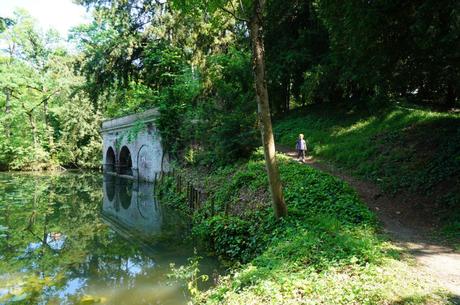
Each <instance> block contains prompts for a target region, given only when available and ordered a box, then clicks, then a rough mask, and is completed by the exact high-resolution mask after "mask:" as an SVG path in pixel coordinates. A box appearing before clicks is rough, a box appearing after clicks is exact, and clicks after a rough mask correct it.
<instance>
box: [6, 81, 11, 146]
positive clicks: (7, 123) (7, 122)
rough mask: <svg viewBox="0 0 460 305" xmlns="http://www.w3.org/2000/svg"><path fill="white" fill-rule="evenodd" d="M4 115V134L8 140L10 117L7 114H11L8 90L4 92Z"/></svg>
mask: <svg viewBox="0 0 460 305" xmlns="http://www.w3.org/2000/svg"><path fill="white" fill-rule="evenodd" d="M5 96H6V100H5V115H6V120H5V134H6V137H7V138H9V137H10V136H11V126H10V117H9V114H10V112H11V104H10V99H11V92H10V89H6V90H5Z"/></svg>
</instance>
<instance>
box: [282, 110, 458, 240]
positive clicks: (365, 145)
mask: <svg viewBox="0 0 460 305" xmlns="http://www.w3.org/2000/svg"><path fill="white" fill-rule="evenodd" d="M335 109H336V107H335V106H330V107H329V108H326V107H324V106H320V107H310V108H308V111H306V112H303V111H299V112H296V113H292V114H291V115H290V116H289V117H286V118H284V119H282V120H280V121H278V122H276V124H275V136H276V139H277V140H278V143H279V144H280V145H284V146H287V147H292V145H293V139H295V137H296V135H297V134H299V133H305V136H306V138H307V140H308V142H309V145H308V146H309V154H310V155H313V156H316V157H319V158H322V159H325V160H328V161H332V162H333V163H334V164H336V165H337V166H340V167H342V168H344V169H347V170H349V171H351V173H352V174H354V175H357V176H361V177H363V178H365V179H369V180H372V181H374V182H375V183H377V184H379V185H380V186H381V187H382V188H383V190H384V191H385V192H390V193H392V194H397V193H400V192H401V191H405V192H408V193H409V194H417V196H416V198H417V200H410V202H411V206H410V207H409V209H410V210H411V213H416V214H417V212H418V211H422V210H426V211H430V213H432V215H431V216H430V220H431V221H434V222H435V223H441V224H442V226H445V229H446V230H447V231H446V232H445V233H446V236H447V237H449V236H450V237H451V238H452V240H453V241H455V242H456V243H458V240H459V238H460V223H459V222H458V219H459V216H460V192H459V189H458V185H459V183H460V159H459V158H458V157H456V154H457V155H458V153H456V152H458V151H460V116H459V115H458V114H454V113H451V114H447V113H442V112H435V111H428V110H426V109H417V108H413V107H412V106H411V105H398V106H390V107H385V108H381V109H380V111H379V112H378V113H377V114H376V113H375V112H374V111H369V110H368V109H362V108H361V109H360V108H356V109H354V110H353V111H349V112H348V113H347V114H346V115H343V114H340V115H338V114H332V115H329V116H328V117H327V118H324V116H323V113H324V111H328V112H330V113H334V112H335V113H337V112H338V111H337V110H335ZM432 130H436V131H437V132H436V133H432V132H431V131H432ZM427 135H429V136H427ZM410 197H414V195H411V196H410Z"/></svg>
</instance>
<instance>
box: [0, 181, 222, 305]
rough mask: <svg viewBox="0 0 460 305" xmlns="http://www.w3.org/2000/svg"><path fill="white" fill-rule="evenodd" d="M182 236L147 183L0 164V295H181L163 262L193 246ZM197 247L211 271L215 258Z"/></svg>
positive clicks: (105, 300)
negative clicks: (13, 169)
mask: <svg viewBox="0 0 460 305" xmlns="http://www.w3.org/2000/svg"><path fill="white" fill-rule="evenodd" d="M189 237H190V223H189V220H188V218H187V217H185V216H184V215H181V214H180V213H178V212H176V211H172V210H168V209H167V208H166V207H165V206H162V205H161V204H160V203H158V202H157V201H156V200H155V198H154V195H153V185H152V184H145V183H134V182H133V181H130V180H125V179H119V178H115V177H112V176H102V175H100V174H90V173H78V174H77V173H66V174H62V175H37V174H24V173H16V174H10V173H0V304H123V305H125V304H126V305H129V304H133V305H136V304H171V305H175V304H187V301H188V300H189V295H188V292H187V288H186V283H185V282H184V281H180V280H177V279H174V278H172V277H171V276H170V275H171V273H172V271H171V267H170V264H171V263H174V264H175V265H176V266H177V267H178V266H181V265H186V264H187V262H188V260H187V259H188V258H190V257H192V256H194V253H195V252H196V251H197V250H196V248H197V245H196V244H195V242H194V241H193V240H191V238H189ZM198 254H199V255H200V256H204V258H203V259H201V260H200V264H199V268H200V270H201V272H202V273H206V274H208V275H209V276H210V278H213V275H215V274H216V273H217V271H216V270H217V268H218V265H217V262H216V260H215V259H213V258H209V257H205V255H203V253H201V252H200V251H199V250H198ZM211 281H212V280H211Z"/></svg>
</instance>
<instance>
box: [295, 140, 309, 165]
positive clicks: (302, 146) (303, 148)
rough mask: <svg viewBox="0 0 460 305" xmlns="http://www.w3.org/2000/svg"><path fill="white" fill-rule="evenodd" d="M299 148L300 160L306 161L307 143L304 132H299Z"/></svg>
mask: <svg viewBox="0 0 460 305" xmlns="http://www.w3.org/2000/svg"><path fill="white" fill-rule="evenodd" d="M295 149H296V150H297V158H298V159H299V161H302V162H305V152H306V151H307V143H306V142H305V140H304V139H303V134H299V138H298V139H297V142H296V144H295Z"/></svg>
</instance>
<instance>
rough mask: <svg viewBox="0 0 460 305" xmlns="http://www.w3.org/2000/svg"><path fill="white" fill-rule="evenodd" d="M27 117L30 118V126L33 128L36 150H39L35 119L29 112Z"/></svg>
mask: <svg viewBox="0 0 460 305" xmlns="http://www.w3.org/2000/svg"><path fill="white" fill-rule="evenodd" d="M26 113H27V117H28V118H29V124H30V127H31V128H32V137H33V140H34V148H35V149H37V147H38V140H37V126H36V125H35V121H34V117H33V114H32V111H27V112H26Z"/></svg>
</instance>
